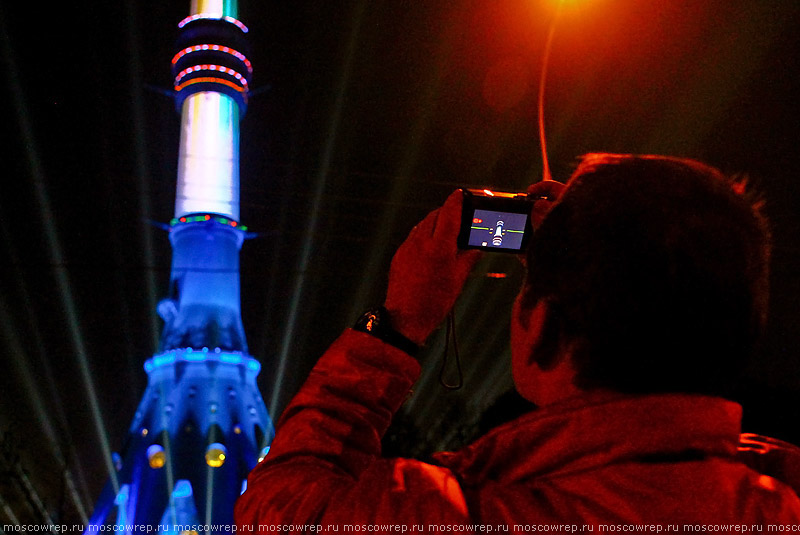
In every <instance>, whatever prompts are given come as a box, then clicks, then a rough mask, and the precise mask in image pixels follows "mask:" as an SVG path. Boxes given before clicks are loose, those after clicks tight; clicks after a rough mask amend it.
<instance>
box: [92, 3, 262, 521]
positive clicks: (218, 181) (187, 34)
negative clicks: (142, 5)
mask: <svg viewBox="0 0 800 535" xmlns="http://www.w3.org/2000/svg"><path fill="white" fill-rule="evenodd" d="M178 27H179V29H180V30H179V35H178V41H177V47H176V54H175V56H174V57H173V59H172V70H173V74H174V76H175V102H176V106H177V108H178V110H179V111H180V113H181V139H180V151H179V156H178V184H177V195H176V199H175V218H174V219H173V220H172V221H171V223H170V225H169V239H170V243H171V244H172V253H173V256H172V272H171V277H170V288H169V296H168V297H167V298H166V299H164V300H162V301H161V302H160V303H159V305H158V313H159V315H160V316H161V317H162V318H163V319H164V323H165V324H164V330H163V332H162V336H161V342H160V347H159V349H158V352H157V353H156V354H155V355H154V356H153V357H152V358H150V359H149V360H147V362H145V365H144V368H145V371H146V372H147V375H148V386H147V390H146V391H145V393H144V396H143V398H142V400H141V402H140V404H139V407H138V409H137V411H136V415H135V416H134V418H133V423H132V424H131V427H130V429H129V433H128V438H127V444H126V446H125V449H124V450H123V451H122V453H121V454H120V455H117V454H115V455H114V457H113V461H114V465H115V466H114V470H113V471H112V473H111V475H110V478H109V479H110V480H109V482H108V484H107V485H106V487H105V489H104V490H103V492H102V494H101V496H100V498H99V500H98V502H97V504H96V508H95V511H94V513H93V515H92V518H91V520H90V526H89V528H88V529H87V532H90V531H91V530H92V529H94V528H95V527H97V526H99V525H101V524H104V525H106V526H108V525H110V524H115V525H116V529H117V530H120V531H124V530H125V529H126V528H127V529H128V530H132V529H139V530H141V529H142V528H141V526H153V530H154V531H156V530H157V531H159V532H172V531H185V530H187V529H189V528H186V526H192V525H202V526H204V531H207V530H208V529H209V528H208V527H209V526H215V525H216V526H225V525H232V524H233V504H234V502H235V500H236V498H237V497H238V496H239V494H241V492H242V491H243V489H244V485H245V479H246V476H247V474H248V473H249V471H250V470H251V469H252V468H253V466H255V464H256V463H257V462H258V460H259V458H261V457H263V455H264V454H265V453H266V451H267V449H268V445H269V443H270V441H271V439H272V434H273V429H272V422H271V420H270V417H269V414H268V412H267V409H266V406H265V405H264V401H263V399H262V398H261V395H260V394H259V392H258V387H257V386H256V376H257V375H258V372H259V370H260V365H259V363H258V362H257V361H256V360H255V359H254V358H252V357H251V356H250V355H249V354H248V352H247V342H246V340H245V335H244V328H243V326H242V318H241V309H240V296H239V250H240V248H241V246H242V243H243V241H244V239H245V238H246V237H247V232H246V231H247V229H246V228H245V227H243V226H242V225H240V223H239V118H240V116H241V115H242V114H243V113H244V111H245V109H246V106H247V95H248V84H249V82H250V79H251V74H252V67H251V65H250V61H249V60H248V59H247V57H246V56H245V53H246V51H247V42H246V34H247V27H246V26H245V25H244V24H242V22H240V21H239V20H238V19H237V3H236V0H192V2H191V12H190V15H189V16H188V17H187V18H185V19H184V20H182V21H181V22H180V24H179V25H178ZM106 529H107V528H106ZM217 531H224V530H223V529H218V530H217Z"/></svg>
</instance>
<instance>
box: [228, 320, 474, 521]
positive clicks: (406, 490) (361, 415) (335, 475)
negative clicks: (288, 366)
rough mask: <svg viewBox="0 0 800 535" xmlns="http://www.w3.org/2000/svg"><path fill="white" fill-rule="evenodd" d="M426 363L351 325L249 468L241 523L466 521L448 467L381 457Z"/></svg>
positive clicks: (239, 504) (238, 518)
mask: <svg viewBox="0 0 800 535" xmlns="http://www.w3.org/2000/svg"><path fill="white" fill-rule="evenodd" d="M419 372H420V367H419V364H418V363H417V361H416V360H414V359H413V358H411V357H410V356H408V355H406V354H405V353H403V352H402V351H400V350H398V349H396V348H394V347H392V346H390V345H388V344H385V343H384V342H382V341H380V340H378V339H377V338H375V337H373V336H370V335H368V334H365V333H361V332H357V331H353V330H347V331H345V333H344V334H342V336H340V337H339V339H338V340H337V341H336V342H334V344H333V345H332V346H331V347H330V348H329V349H328V351H326V353H325V354H324V355H323V356H322V358H321V359H320V360H319V362H318V363H317V364H316V366H315V367H314V369H313V370H312V371H311V374H310V375H309V377H308V379H307V380H306V382H305V384H304V385H303V387H302V388H301V389H300V392H299V393H298V394H297V395H296V396H295V398H294V399H293V400H292V401H291V403H290V404H289V406H288V407H287V408H286V410H285V411H284V413H283V415H282V416H281V418H280V421H279V423H278V426H277V431H276V435H275V439H274V440H273V442H272V445H271V448H270V451H269V454H268V455H267V457H266V458H265V459H264V460H263V461H262V462H261V463H259V464H258V465H257V466H256V467H255V468H254V469H253V471H252V472H251V473H250V476H249V477H248V481H247V490H246V492H245V493H244V494H243V495H242V496H241V497H240V498H239V500H238V502H237V504H236V510H235V518H236V523H237V525H238V526H239V529H241V530H246V531H249V532H263V533H266V532H272V531H275V529H278V527H288V526H294V528H293V530H299V531H302V529H298V526H312V525H313V526H323V529H324V526H326V525H341V524H353V525H356V524H357V525H361V526H365V525H368V526H369V527H371V528H374V527H375V526H376V525H377V524H392V523H394V524H395V525H397V526H400V525H405V526H411V524H412V523H417V524H418V525H419V524H422V523H424V524H426V525H427V524H428V523H429V522H436V523H446V524H464V523H466V522H467V512H466V505H465V502H464V497H463V494H462V492H461V489H460V487H459V485H458V483H457V481H456V479H455V478H454V476H453V474H452V473H451V472H450V471H449V470H448V469H446V468H442V467H438V466H433V465H429V464H426V463H422V462H420V461H415V460H411V459H382V458H381V456H380V453H381V446H380V442H381V437H382V435H383V433H384V432H385V431H386V429H387V428H388V426H389V423H390V421H391V418H392V415H393V414H394V412H395V411H396V410H397V409H398V408H399V407H400V405H401V404H402V403H403V401H404V400H405V399H406V398H407V397H408V395H409V392H410V389H411V385H412V384H413V382H414V381H415V380H416V379H417V377H418V376H419ZM426 527H427V526H426ZM373 530H374V529H373ZM391 530H392V528H390V529H388V530H387V531H391ZM306 531H313V528H306ZM379 531H383V530H379ZM409 531H411V529H410V528H409Z"/></svg>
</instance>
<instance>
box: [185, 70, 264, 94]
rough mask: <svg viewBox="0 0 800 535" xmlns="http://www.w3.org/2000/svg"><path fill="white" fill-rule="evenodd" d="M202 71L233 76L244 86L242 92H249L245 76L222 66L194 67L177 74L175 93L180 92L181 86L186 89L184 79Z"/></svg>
mask: <svg viewBox="0 0 800 535" xmlns="http://www.w3.org/2000/svg"><path fill="white" fill-rule="evenodd" d="M200 71H212V72H221V73H223V74H227V75H229V76H232V77H233V78H235V79H236V80H237V81H238V82H239V83H240V84H242V91H247V87H248V84H247V79H246V78H245V77H244V76H242V74H241V73H239V72H236V71H235V70H234V69H231V68H230V67H223V66H222V65H194V66H192V67H188V68H186V69H183V70H182V71H181V72H179V73H178V74H177V76H175V91H180V89H179V86H180V87H185V86H181V80H183V78H185V77H186V76H187V75H189V74H192V73H195V72H200Z"/></svg>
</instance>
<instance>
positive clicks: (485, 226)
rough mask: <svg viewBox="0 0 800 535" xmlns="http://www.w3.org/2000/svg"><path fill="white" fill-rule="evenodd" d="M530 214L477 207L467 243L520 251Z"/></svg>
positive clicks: (475, 245) (474, 245)
mask: <svg viewBox="0 0 800 535" xmlns="http://www.w3.org/2000/svg"><path fill="white" fill-rule="evenodd" d="M527 222H528V214H518V213H514V212H496V211H492V210H482V209H480V208H477V209H475V211H474V212H473V216H472V225H471V226H470V231H469V238H468V239H467V244H468V245H470V246H473V247H486V248H495V247H496V248H501V249H511V250H515V251H519V250H520V249H522V239H523V237H524V236H525V226H526V223H527Z"/></svg>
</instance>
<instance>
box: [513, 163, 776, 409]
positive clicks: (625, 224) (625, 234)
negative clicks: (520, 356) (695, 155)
mask: <svg viewBox="0 0 800 535" xmlns="http://www.w3.org/2000/svg"><path fill="white" fill-rule="evenodd" d="M745 189H746V188H745V183H744V181H736V180H733V179H731V178H728V177H726V176H724V175H723V174H722V173H721V172H720V171H718V170H717V169H714V168H713V167H709V166H707V165H705V164H702V163H700V162H697V161H693V160H686V159H678V158H669V157H662V156H633V155H616V154H589V155H586V156H584V157H583V158H582V159H581V162H580V164H579V166H578V168H577V170H576V171H575V173H574V174H573V175H572V177H571V178H570V181H569V183H568V187H567V189H566V190H565V192H564V195H563V196H562V197H561V199H560V200H559V201H558V202H557V203H556V204H555V206H554V207H553V209H552V210H551V212H550V213H549V214H548V215H547V217H546V218H545V220H544V221H543V223H542V224H541V226H540V227H539V228H538V229H537V231H536V233H535V235H534V239H533V243H532V246H531V248H530V250H529V252H528V266H529V271H528V278H527V281H526V288H525V291H524V294H523V306H527V307H531V306H533V305H534V304H535V302H537V301H538V300H540V299H546V300H547V301H548V303H549V305H550V310H551V312H552V314H551V317H550V323H551V325H550V326H549V327H548V329H549V330H551V331H553V332H555V333H557V334H558V337H559V340H561V341H564V340H567V341H569V342H571V343H573V349H574V353H573V358H574V364H575V366H576V370H577V376H576V381H575V382H576V385H578V386H579V387H582V388H593V387H603V388H611V389H613V390H617V391H620V392H626V393H647V392H692V393H703V394H713V395H723V396H726V395H730V393H731V388H732V387H733V386H734V385H735V384H736V382H737V379H738V377H739V375H740V374H741V371H742V368H743V366H744V364H745V363H746V361H747V358H748V357H749V356H750V354H751V353H752V350H753V348H754V345H755V343H756V341H757V338H758V336H759V334H760V332H761V331H762V329H763V325H764V322H765V319H766V310H767V294H768V263H769V250H770V249H769V232H768V228H767V223H766V220H765V218H764V217H763V216H762V215H761V214H760V211H759V207H760V203H756V202H753V200H752V199H751V198H748V194H745V193H744V190H745ZM548 353H549V352H547V351H545V354H544V355H542V356H541V360H538V362H539V364H540V366H542V367H543V368H547V367H548V366H550V365H552V361H548V359H550V360H552V358H553V357H554V355H552V354H548ZM536 357H537V359H538V358H539V356H538V355H537V356H536Z"/></svg>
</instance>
